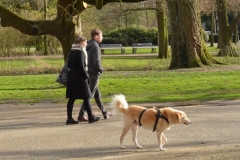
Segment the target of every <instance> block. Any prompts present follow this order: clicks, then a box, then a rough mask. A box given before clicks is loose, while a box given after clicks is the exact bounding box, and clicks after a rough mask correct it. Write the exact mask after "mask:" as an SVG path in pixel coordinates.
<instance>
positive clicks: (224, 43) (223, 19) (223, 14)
mask: <svg viewBox="0 0 240 160" xmlns="http://www.w3.org/2000/svg"><path fill="white" fill-rule="evenodd" d="M217 7H218V9H217V13H218V21H219V34H218V42H219V44H218V46H219V48H220V50H219V52H218V56H230V57H237V56H239V55H238V54H237V51H236V49H235V48H234V45H233V43H232V40H231V39H232V34H233V31H234V29H235V27H236V25H237V24H238V22H239V21H240V16H238V17H237V18H236V19H235V21H234V22H233V23H232V24H231V25H229V23H228V17H227V9H226V2H225V0H217ZM238 18H239V20H238Z"/></svg>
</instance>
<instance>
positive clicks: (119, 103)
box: [111, 94, 128, 113]
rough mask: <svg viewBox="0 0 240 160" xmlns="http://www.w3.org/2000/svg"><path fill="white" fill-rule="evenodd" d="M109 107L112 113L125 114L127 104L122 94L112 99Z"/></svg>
mask: <svg viewBox="0 0 240 160" xmlns="http://www.w3.org/2000/svg"><path fill="white" fill-rule="evenodd" d="M111 106H112V108H113V113H125V112H126V110H127V108H128V103H127V101H126V99H125V96H124V95H123V94H118V95H114V96H113V97H112V102H111Z"/></svg>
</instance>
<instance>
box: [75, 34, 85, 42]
mask: <svg viewBox="0 0 240 160" xmlns="http://www.w3.org/2000/svg"><path fill="white" fill-rule="evenodd" d="M86 40H87V39H86V38H85V37H82V36H77V37H76V39H75V44H78V43H81V42H82V41H86Z"/></svg>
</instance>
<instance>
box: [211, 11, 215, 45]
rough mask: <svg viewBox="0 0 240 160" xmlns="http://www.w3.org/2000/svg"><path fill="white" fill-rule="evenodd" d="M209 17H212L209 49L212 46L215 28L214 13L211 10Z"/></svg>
mask: <svg viewBox="0 0 240 160" xmlns="http://www.w3.org/2000/svg"><path fill="white" fill-rule="evenodd" d="M211 16H212V27H211V35H210V36H211V38H210V47H213V46H214V33H215V31H214V28H215V15H214V11H213V8H212V12H211Z"/></svg>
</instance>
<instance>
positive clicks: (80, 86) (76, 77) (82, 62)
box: [66, 36, 100, 125]
mask: <svg viewBox="0 0 240 160" xmlns="http://www.w3.org/2000/svg"><path fill="white" fill-rule="evenodd" d="M86 46H87V39H86V38H84V37H81V36H78V37H77V38H76V39H75V44H73V45H72V48H71V52H70V53H69V59H68V68H69V69H70V71H69V72H68V81H67V89H66V98H69V99H68V103H67V118H68V119H67V122H66V125H69V124H78V121H75V120H74V119H73V118H72V110H73V105H74V102H75V100H76V99H83V103H84V105H85V106H86V110H87V113H88V117H90V118H89V119H88V121H89V123H93V122H96V121H98V120H99V119H100V118H99V117H95V116H94V115H92V109H91V105H90V98H91V97H92V94H91V91H90V88H89V85H88V81H89V75H88V73H87V63H88V62H87V59H88V58H87V52H86Z"/></svg>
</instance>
